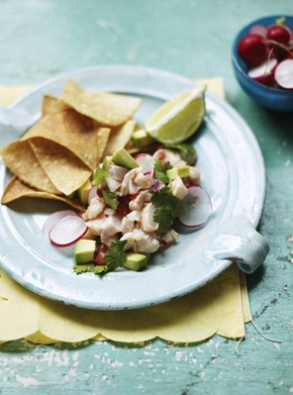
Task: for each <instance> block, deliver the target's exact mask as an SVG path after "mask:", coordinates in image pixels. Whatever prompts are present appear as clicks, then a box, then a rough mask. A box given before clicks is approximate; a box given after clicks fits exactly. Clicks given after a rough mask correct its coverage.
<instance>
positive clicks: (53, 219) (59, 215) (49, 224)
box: [42, 210, 77, 236]
mask: <svg viewBox="0 0 293 395" xmlns="http://www.w3.org/2000/svg"><path fill="white" fill-rule="evenodd" d="M68 215H77V214H76V212H75V211H73V210H61V211H56V212H55V213H52V214H50V215H49V217H48V218H47V219H46V221H45V222H44V225H43V227H42V233H43V234H44V235H45V236H48V235H49V232H50V230H51V229H52V228H53V226H54V225H56V224H57V222H59V221H60V220H61V219H63V218H65V217H67V216H68Z"/></svg>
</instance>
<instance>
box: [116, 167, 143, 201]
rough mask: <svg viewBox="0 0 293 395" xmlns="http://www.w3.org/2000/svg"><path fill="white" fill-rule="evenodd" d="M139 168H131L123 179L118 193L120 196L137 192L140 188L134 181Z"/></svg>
mask: <svg viewBox="0 0 293 395" xmlns="http://www.w3.org/2000/svg"><path fill="white" fill-rule="evenodd" d="M138 171H139V169H138V168H135V169H131V170H129V171H128V172H127V173H126V174H125V176H124V178H123V181H122V183H121V187H120V189H119V191H118V194H119V195H120V196H126V195H129V194H132V193H136V192H137V191H138V190H139V187H138V186H136V185H135V184H134V182H133V179H134V178H135V176H136V175H137V174H138ZM135 191H136V192H135Z"/></svg>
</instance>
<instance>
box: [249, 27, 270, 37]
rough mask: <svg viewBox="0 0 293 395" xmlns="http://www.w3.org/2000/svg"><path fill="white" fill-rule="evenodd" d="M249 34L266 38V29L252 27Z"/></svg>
mask: <svg viewBox="0 0 293 395" xmlns="http://www.w3.org/2000/svg"><path fill="white" fill-rule="evenodd" d="M249 34H258V35H259V36H262V37H266V36H267V28H266V27H265V26H263V25H253V26H252V27H251V28H250V30H249Z"/></svg>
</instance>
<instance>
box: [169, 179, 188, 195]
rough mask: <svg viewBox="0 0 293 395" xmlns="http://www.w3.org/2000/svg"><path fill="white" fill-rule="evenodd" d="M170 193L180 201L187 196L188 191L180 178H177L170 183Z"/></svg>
mask: <svg viewBox="0 0 293 395" xmlns="http://www.w3.org/2000/svg"><path fill="white" fill-rule="evenodd" d="M171 192H172V195H174V196H176V197H178V198H179V199H180V200H183V199H184V198H185V196H186V195H187V194H188V190H187V188H186V186H185V185H184V183H183V181H182V178H181V177H179V176H177V177H176V178H175V179H174V180H172V181H171Z"/></svg>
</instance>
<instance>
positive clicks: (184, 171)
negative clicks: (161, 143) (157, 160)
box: [166, 166, 189, 181]
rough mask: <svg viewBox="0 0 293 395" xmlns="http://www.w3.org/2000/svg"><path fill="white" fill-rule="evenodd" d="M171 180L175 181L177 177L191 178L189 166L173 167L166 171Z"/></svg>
mask: <svg viewBox="0 0 293 395" xmlns="http://www.w3.org/2000/svg"><path fill="white" fill-rule="evenodd" d="M166 175H167V177H168V178H169V180H171V181H172V180H175V178H176V177H180V178H184V177H188V176H189V166H180V167H173V168H172V169H169V170H167V171H166Z"/></svg>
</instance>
